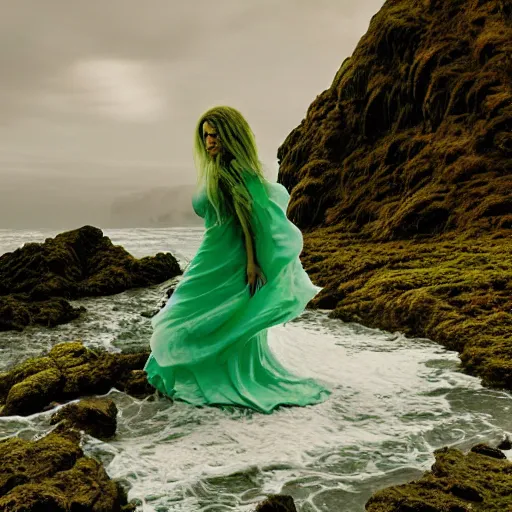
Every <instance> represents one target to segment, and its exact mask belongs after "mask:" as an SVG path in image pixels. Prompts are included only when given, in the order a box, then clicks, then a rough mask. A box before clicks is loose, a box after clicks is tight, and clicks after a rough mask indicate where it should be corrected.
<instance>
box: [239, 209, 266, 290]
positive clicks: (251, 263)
mask: <svg viewBox="0 0 512 512" xmlns="http://www.w3.org/2000/svg"><path fill="white" fill-rule="evenodd" d="M235 211H236V214H237V216H238V219H239V221H240V225H241V226H242V229H243V231H244V237H245V249H246V252H247V284H248V285H249V293H250V294H251V297H252V296H253V295H254V294H255V292H256V290H257V289H258V288H259V287H260V286H263V285H264V284H265V283H266V282H267V278H266V277H265V276H264V275H263V272H262V271H261V268H260V267H259V265H258V263H257V258H256V252H255V247H254V246H255V243H254V236H253V233H252V230H251V226H248V225H247V222H246V220H245V217H244V216H243V215H241V213H240V209H239V207H238V206H237V205H235Z"/></svg>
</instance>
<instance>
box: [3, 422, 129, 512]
mask: <svg viewBox="0 0 512 512" xmlns="http://www.w3.org/2000/svg"><path fill="white" fill-rule="evenodd" d="M0 460H1V461H2V464H1V465H0V510H5V511H6V512H15V511H22V510H25V511H28V510H33V511H36V510H38V511H39V510H40V511H52V512H53V511H63V512H71V511H77V510H80V511H83V512H89V511H90V512H100V511H107V510H108V511H112V512H117V511H119V512H127V511H129V510H130V511H132V510H134V509H135V507H134V505H133V504H132V503H127V495H126V492H125V491H124V490H123V488H122V487H121V486H120V485H119V484H118V483H117V482H116V481H113V480H111V479H110V478H109V476H108V475H107V473H106V472H105V470H104V469H103V467H102V466H101V464H100V463H99V462H97V461H96V460H94V459H91V458H89V457H85V456H84V454H83V451H82V449H81V448H80V433H79V432H78V431H77V430H75V429H63V430H62V431H60V432H57V431H53V432H50V433H49V434H47V435H46V436H45V437H43V438H41V439H38V440H36V441H28V440H23V439H19V438H8V439H4V440H2V441H0Z"/></svg>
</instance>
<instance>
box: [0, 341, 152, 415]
mask: <svg viewBox="0 0 512 512" xmlns="http://www.w3.org/2000/svg"><path fill="white" fill-rule="evenodd" d="M149 354H150V353H149V352H148V351H144V352H133V353H113V352H107V351H106V350H99V349H95V350H92V349H87V348H86V347H84V345H83V344H82V343H81V342H78V341H77V342H69V343H60V344H58V345H55V346H54V347H53V348H52V349H51V350H50V351H49V353H48V354H47V355H44V356H42V357H36V358H30V359H28V360H26V361H24V362H23V363H21V364H19V365H17V366H16V367H14V368H12V369H10V370H8V371H6V372H0V415H2V416H9V415H15V414H17V415H29V414H33V413H35V412H39V411H42V410H46V409H47V406H48V404H50V403H51V402H57V403H63V402H66V401H68V400H73V399H76V398H80V397H82V396H87V395H103V394H106V393H107V392H108V391H110V389H111V388H112V387H115V388H117V389H119V390H120V391H126V392H127V393H128V392H129V391H133V394H135V395H136V396H137V397H144V396H148V395H151V394H153V393H154V389H153V388H152V387H151V386H150V385H149V384H148V383H145V382H144V378H145V375H146V373H145V372H144V371H143V370H142V369H143V367H144V364H145V362H146V361H147V359H148V357H149ZM141 372H142V373H141Z"/></svg>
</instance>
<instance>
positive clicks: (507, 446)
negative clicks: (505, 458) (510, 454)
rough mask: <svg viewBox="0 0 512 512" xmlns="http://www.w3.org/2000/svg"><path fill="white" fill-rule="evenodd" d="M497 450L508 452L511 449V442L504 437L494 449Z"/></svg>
mask: <svg viewBox="0 0 512 512" xmlns="http://www.w3.org/2000/svg"><path fill="white" fill-rule="evenodd" d="M496 448H498V450H510V449H512V442H511V441H510V438H509V437H508V436H505V439H503V441H501V442H500V444H499V445H498V446H497V447H496Z"/></svg>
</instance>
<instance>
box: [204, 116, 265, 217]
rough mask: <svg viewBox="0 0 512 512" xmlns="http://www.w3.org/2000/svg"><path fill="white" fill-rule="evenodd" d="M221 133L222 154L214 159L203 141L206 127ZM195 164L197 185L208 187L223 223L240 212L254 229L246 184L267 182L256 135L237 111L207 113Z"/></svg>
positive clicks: (210, 196) (212, 201)
mask: <svg viewBox="0 0 512 512" xmlns="http://www.w3.org/2000/svg"><path fill="white" fill-rule="evenodd" d="M205 121H206V122H207V123H208V124H210V125H212V126H213V127H214V128H215V129H216V131H217V137H219V139H220V144H221V151H220V152H219V154H217V155H214V156H213V157H211V156H210V155H208V153H207V152H206V148H205V141H204V140H203V123H204V122H205ZM194 163H195V165H196V168H197V171H198V179H197V185H198V187H199V186H201V185H203V184H204V186H205V192H206V195H207V196H208V199H209V200H210V203H211V204H212V205H213V208H214V209H215V212H216V215H217V220H218V222H219V223H221V222H222V221H223V220H225V219H226V218H227V217H228V216H230V215H233V216H234V217H235V220H238V221H240V219H238V218H237V215H235V213H236V211H238V212H239V215H241V216H243V217H244V219H245V221H246V225H247V226H249V227H250V226H251V222H250V221H251V196H250V194H249V191H248V189H247V186H246V183H245V180H246V178H247V177H249V176H256V177H258V178H259V179H260V180H261V181H262V182H264V181H265V179H266V178H265V176H264V174H263V164H262V163H261V161H260V160H259V158H258V150H257V148H256V141H255V138H254V134H253V132H252V130H251V128H250V126H249V124H248V123H247V121H246V120H245V118H244V117H243V115H242V114H241V113H240V112H239V111H238V110H236V109H234V108H232V107H227V106H217V107H213V108H210V109H209V110H207V111H206V112H205V113H204V114H203V115H202V116H201V117H200V119H199V121H198V123H197V125H196V130H195V135H194Z"/></svg>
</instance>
